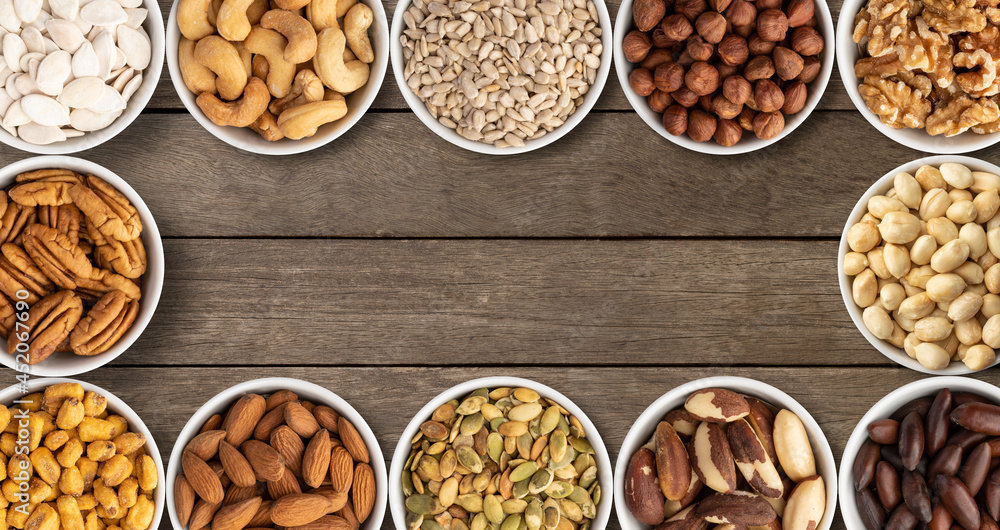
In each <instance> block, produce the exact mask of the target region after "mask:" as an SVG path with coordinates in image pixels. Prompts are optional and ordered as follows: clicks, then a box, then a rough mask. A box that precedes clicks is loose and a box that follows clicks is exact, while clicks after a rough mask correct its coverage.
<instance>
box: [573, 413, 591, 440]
mask: <svg viewBox="0 0 1000 530" xmlns="http://www.w3.org/2000/svg"><path fill="white" fill-rule="evenodd" d="M569 433H570V434H572V435H573V436H576V437H577V438H586V437H587V434H586V433H585V432H584V431H583V424H582V423H580V420H578V419H577V418H576V416H570V417H569Z"/></svg>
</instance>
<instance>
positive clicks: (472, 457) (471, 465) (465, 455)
mask: <svg viewBox="0 0 1000 530" xmlns="http://www.w3.org/2000/svg"><path fill="white" fill-rule="evenodd" d="M455 455H456V456H457V457H458V463H459V464H462V465H463V466H465V469H468V470H469V471H471V472H473V473H479V472H481V471H482V470H483V460H482V458H480V457H479V454H478V453H476V451H475V449H473V448H471V447H467V446H462V447H459V448H458V449H456V450H455Z"/></svg>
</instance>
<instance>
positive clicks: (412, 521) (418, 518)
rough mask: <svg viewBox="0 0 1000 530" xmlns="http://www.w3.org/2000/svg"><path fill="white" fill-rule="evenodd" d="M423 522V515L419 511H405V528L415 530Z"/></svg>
mask: <svg viewBox="0 0 1000 530" xmlns="http://www.w3.org/2000/svg"><path fill="white" fill-rule="evenodd" d="M423 523H424V516H423V515H421V514H419V513H413V512H406V528H407V530H417V528H420V525H422V524H423Z"/></svg>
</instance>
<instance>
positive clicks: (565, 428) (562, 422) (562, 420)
mask: <svg viewBox="0 0 1000 530" xmlns="http://www.w3.org/2000/svg"><path fill="white" fill-rule="evenodd" d="M557 428H558V429H559V430H560V431H562V432H564V433H566V434H569V420H568V419H566V416H559V426H558V427H557Z"/></svg>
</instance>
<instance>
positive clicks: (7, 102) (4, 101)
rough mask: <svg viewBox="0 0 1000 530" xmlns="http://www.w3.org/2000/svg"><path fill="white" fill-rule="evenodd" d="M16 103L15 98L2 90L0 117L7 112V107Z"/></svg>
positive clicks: (0, 94) (0, 93)
mask: <svg viewBox="0 0 1000 530" xmlns="http://www.w3.org/2000/svg"><path fill="white" fill-rule="evenodd" d="M13 103H14V100H13V99H11V97H10V96H8V95H7V93H6V92H0V118H3V116H4V114H7V109H8V108H10V106H11V105H12V104H13Z"/></svg>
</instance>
